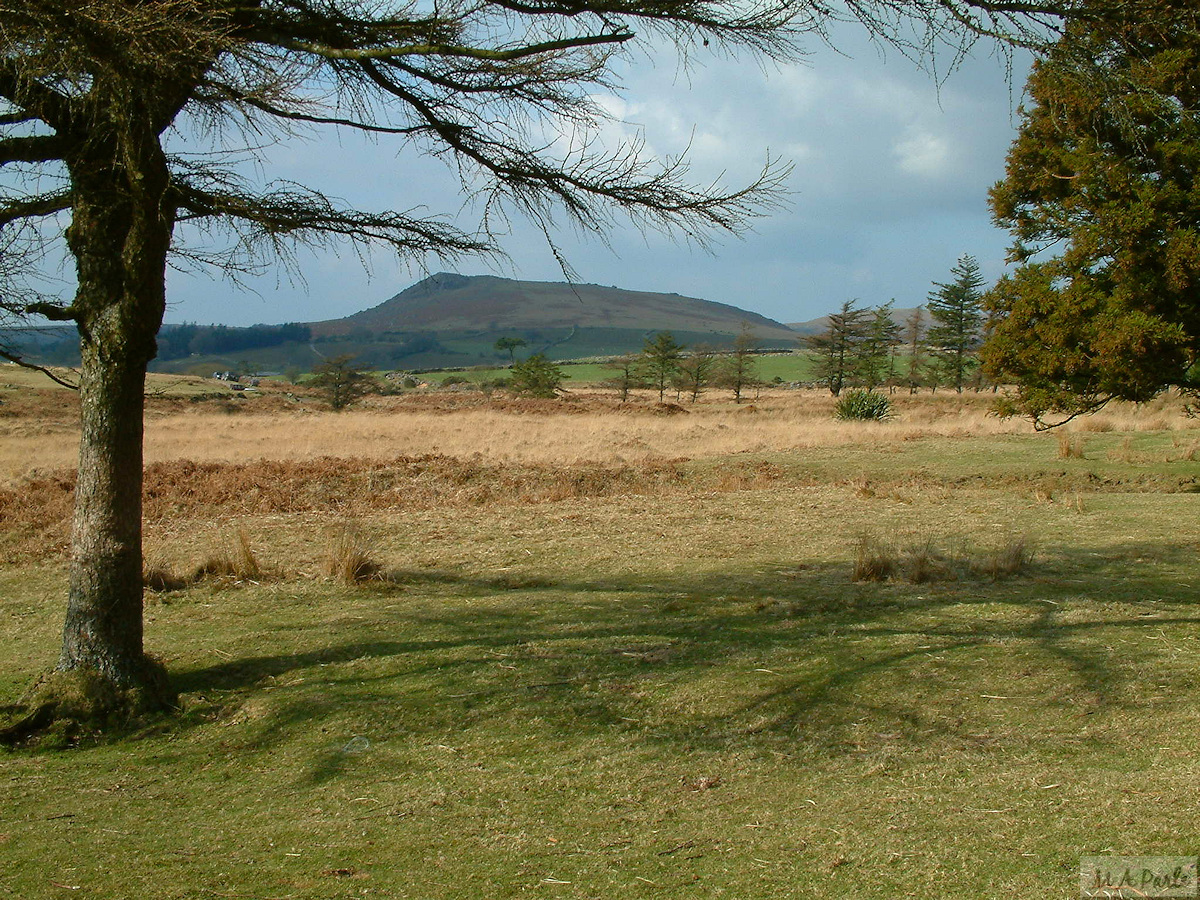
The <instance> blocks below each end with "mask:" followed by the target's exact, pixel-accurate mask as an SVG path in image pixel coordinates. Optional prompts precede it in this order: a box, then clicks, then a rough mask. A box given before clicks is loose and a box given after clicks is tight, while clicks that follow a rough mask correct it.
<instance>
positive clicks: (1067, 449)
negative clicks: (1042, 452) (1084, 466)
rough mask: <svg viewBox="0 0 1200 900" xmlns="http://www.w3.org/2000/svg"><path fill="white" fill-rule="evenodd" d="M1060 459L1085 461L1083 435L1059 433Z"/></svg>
mask: <svg viewBox="0 0 1200 900" xmlns="http://www.w3.org/2000/svg"><path fill="white" fill-rule="evenodd" d="M1058 458H1059V459H1084V455H1083V435H1081V434H1074V433H1073V432H1069V431H1060V432H1059V433H1058Z"/></svg>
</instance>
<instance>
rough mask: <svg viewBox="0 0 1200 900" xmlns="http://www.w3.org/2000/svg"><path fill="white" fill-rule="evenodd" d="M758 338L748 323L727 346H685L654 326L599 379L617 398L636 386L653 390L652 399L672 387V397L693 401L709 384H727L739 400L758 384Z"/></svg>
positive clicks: (711, 385) (659, 398)
mask: <svg viewBox="0 0 1200 900" xmlns="http://www.w3.org/2000/svg"><path fill="white" fill-rule="evenodd" d="M757 347H758V339H757V338H756V337H755V336H754V331H753V330H752V329H751V328H750V326H749V325H746V324H743V325H742V330H741V331H740V332H739V333H738V335H737V337H735V338H734V340H733V346H732V348H731V349H729V350H725V351H722V350H717V349H716V348H714V347H710V346H708V345H706V344H696V345H695V346H693V347H691V348H690V349H689V348H688V346H687V345H686V344H681V343H679V342H678V341H676V340H675V337H674V335H672V334H671V332H669V331H660V332H657V333H656V334H654V335H652V336H651V337H648V338H646V341H645V344H644V345H643V347H642V350H641V352H640V353H626V354H625V355H623V356H619V357H617V358H616V359H614V360H613V362H612V368H613V369H614V370H615V374H614V375H613V377H611V378H609V379H608V380H606V381H605V382H604V384H605V386H606V387H610V388H613V389H614V390H616V391H617V393H618V394H619V395H620V398H621V402H622V403H624V402H625V401H626V400H628V399H629V394H630V392H631V391H633V390H634V389H637V388H641V389H647V388H648V389H651V390H656V391H658V401H659V402H660V403H661V402H663V400H664V399H665V398H666V395H667V392H668V391H674V392H675V396H676V399H682V398H683V397H687V398H688V399H689V400H690V401H691V402H692V403H695V402H696V401H697V400H698V399H699V398H700V395H701V394H703V393H704V392H705V391H707V390H708V389H709V388H714V387H717V388H727V389H728V390H730V391H732V392H733V399H734V401H735V402H737V403H741V402H742V399H743V397H744V395H745V393H746V391H747V389H748V388H751V387H754V386H755V385H757V384H759V383H760V382H759V380H758V374H757V367H756V362H757V361H756V360H755V358H754V353H755V350H756V349H757Z"/></svg>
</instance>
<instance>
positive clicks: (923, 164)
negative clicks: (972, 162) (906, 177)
mask: <svg viewBox="0 0 1200 900" xmlns="http://www.w3.org/2000/svg"><path fill="white" fill-rule="evenodd" d="M892 152H893V153H894V154H895V156H896V161H897V165H898V166H899V167H900V169H901V170H902V171H904V172H907V173H908V174H910V175H916V176H918V177H921V178H929V179H933V178H940V177H943V176H945V175H946V174H947V171H948V169H949V168H950V166H951V152H950V143H949V142H948V141H947V140H946V139H945V138H944V137H939V136H938V135H934V134H929V133H927V132H921V133H918V134H914V135H913V136H912V137H910V138H907V139H905V140H902V141H900V142H898V143H897V144H896V145H895V147H894V148H893V151H892Z"/></svg>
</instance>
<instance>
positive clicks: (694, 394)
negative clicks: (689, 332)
mask: <svg viewBox="0 0 1200 900" xmlns="http://www.w3.org/2000/svg"><path fill="white" fill-rule="evenodd" d="M716 369H717V354H716V351H714V350H713V348H712V347H708V346H706V345H704V344H697V345H696V346H694V347H692V349H691V352H690V353H686V354H684V356H683V357H682V358H681V359H680V360H679V363H678V364H677V366H676V370H675V381H674V384H675V388H676V390H678V391H680V392H681V393H683V394H686V395H687V396H688V399H689V400H691V401H692V402H693V403H695V402H696V401H697V400H698V399H700V395H701V394H703V393H704V391H705V390H706V389H707V388H708V386H709V385H710V384H712V380H713V376H714V374H715V373H716Z"/></svg>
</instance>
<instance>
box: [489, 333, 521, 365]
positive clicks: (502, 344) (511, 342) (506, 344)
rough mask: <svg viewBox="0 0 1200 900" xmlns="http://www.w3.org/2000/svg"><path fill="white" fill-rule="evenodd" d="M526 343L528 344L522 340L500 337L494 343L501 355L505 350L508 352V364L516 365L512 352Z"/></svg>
mask: <svg viewBox="0 0 1200 900" xmlns="http://www.w3.org/2000/svg"><path fill="white" fill-rule="evenodd" d="M526 343H528V342H527V341H526V340H525V339H524V338H519V337H502V338H499V339H498V340H497V341H496V349H497V350H499V351H500V352H501V353H503V352H504V351H506V350H507V351H508V364H509V365H516V364H517V360H516V357H515V356H514V354H513V351H514V350H516V349H517V348H518V347H524V346H525V344H526Z"/></svg>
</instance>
